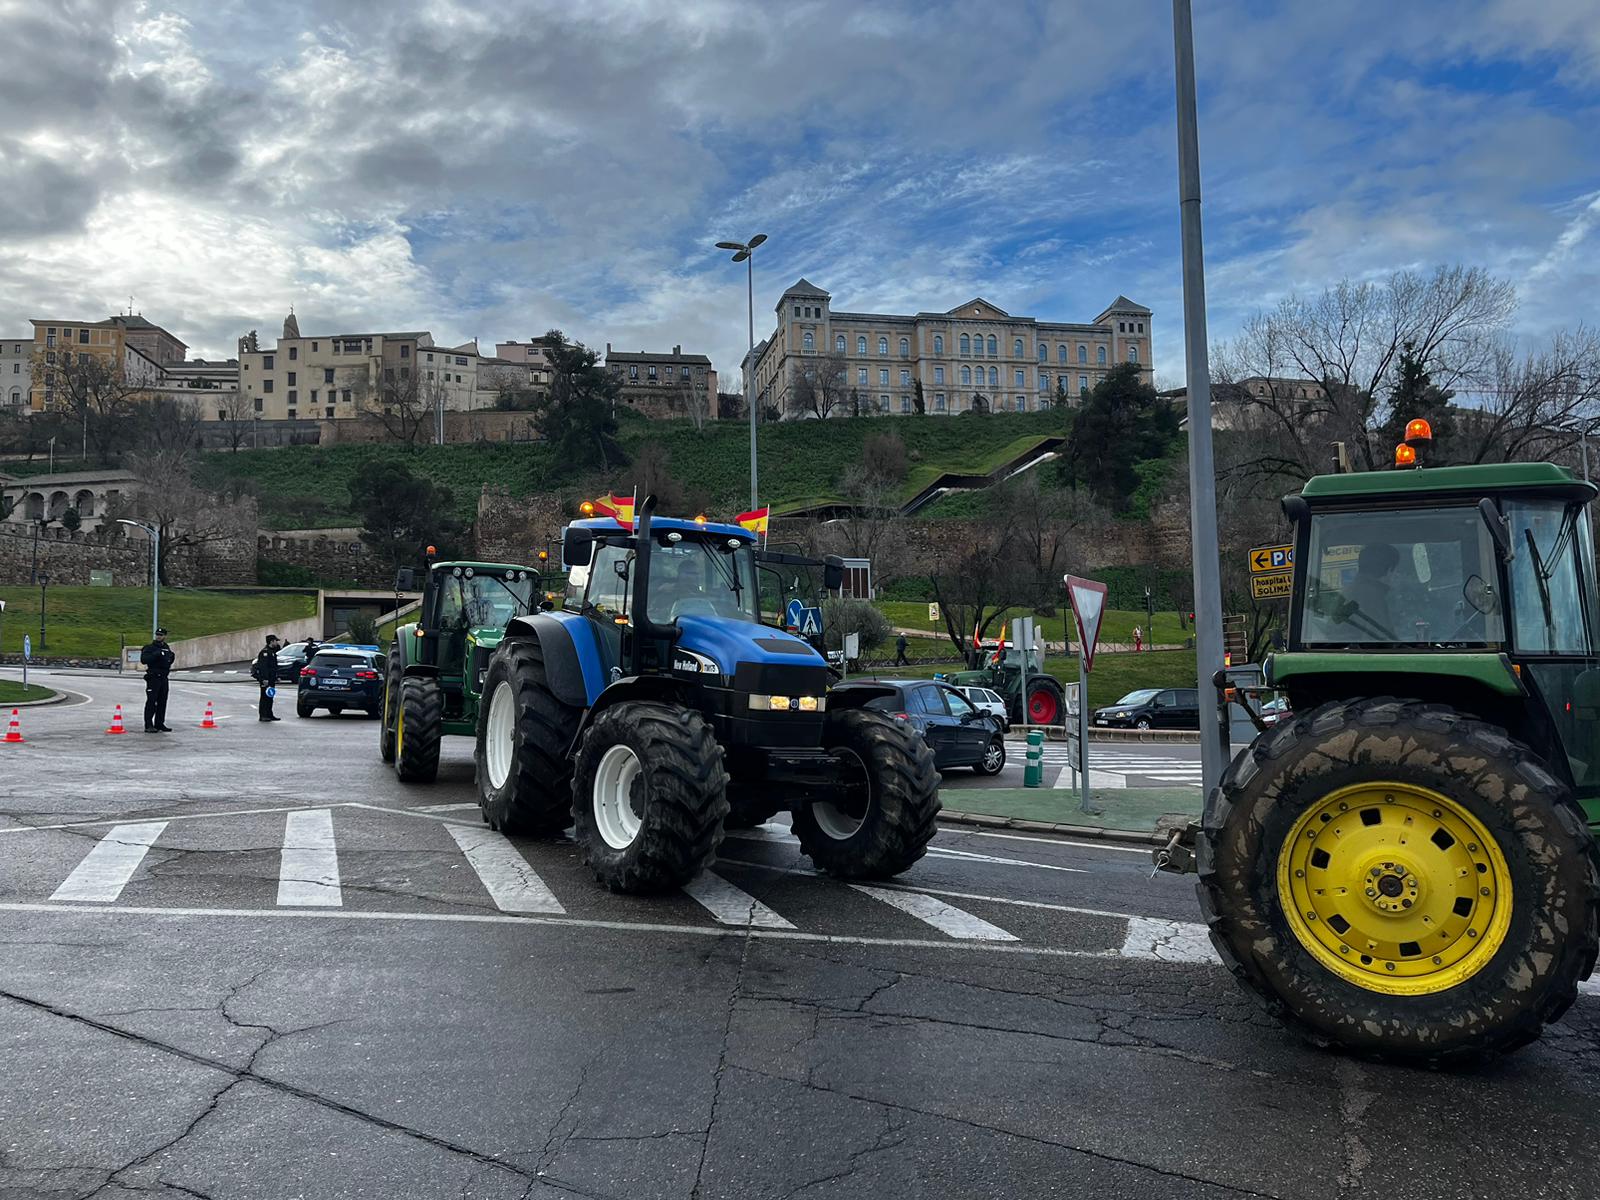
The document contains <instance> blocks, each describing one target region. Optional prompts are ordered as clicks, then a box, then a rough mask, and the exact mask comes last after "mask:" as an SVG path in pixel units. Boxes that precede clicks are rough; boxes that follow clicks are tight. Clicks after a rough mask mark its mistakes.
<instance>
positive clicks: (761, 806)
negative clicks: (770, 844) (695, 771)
mask: <svg viewBox="0 0 1600 1200" xmlns="http://www.w3.org/2000/svg"><path fill="white" fill-rule="evenodd" d="M775 792H776V789H774V788H773V787H772V786H771V785H770V784H765V785H763V784H749V783H740V782H739V781H738V780H736V779H730V780H729V781H728V815H727V817H726V818H725V819H724V820H723V822H722V827H723V828H724V829H754V828H755V827H756V826H757V825H763V824H765V823H766V822H768V821H770V820H771V819H772V818H773V817H775V816H777V815H778V813H780V812H782V811H783V810H784V809H785V808H787V807H788V804H787V803H786V802H785V800H784V798H783V797H782V796H781V795H776V794H775Z"/></svg>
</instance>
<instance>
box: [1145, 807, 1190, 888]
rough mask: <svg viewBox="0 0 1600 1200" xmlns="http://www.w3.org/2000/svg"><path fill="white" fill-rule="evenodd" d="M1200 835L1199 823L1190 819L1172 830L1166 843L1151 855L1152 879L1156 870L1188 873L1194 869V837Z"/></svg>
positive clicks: (1176, 873) (1173, 873)
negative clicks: (1152, 860)
mask: <svg viewBox="0 0 1600 1200" xmlns="http://www.w3.org/2000/svg"><path fill="white" fill-rule="evenodd" d="M1199 835H1200V823H1199V822H1198V821H1190V822H1189V823H1188V824H1187V825H1185V826H1184V827H1183V828H1182V829H1178V830H1174V831H1173V834H1172V836H1171V837H1170V838H1168V839H1167V844H1166V845H1165V846H1162V847H1161V848H1160V849H1159V850H1157V851H1156V852H1155V853H1154V854H1153V855H1152V856H1151V857H1152V858H1153V859H1154V860H1155V864H1156V865H1155V870H1153V871H1151V872H1150V878H1151V879H1154V878H1155V877H1156V875H1157V873H1158V872H1161V871H1166V872H1168V873H1169V874H1172V875H1189V874H1192V873H1193V872H1194V871H1195V869H1196V868H1195V863H1194V847H1195V839H1196V838H1197V837H1199Z"/></svg>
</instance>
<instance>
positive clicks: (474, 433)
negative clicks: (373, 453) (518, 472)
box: [320, 409, 539, 446]
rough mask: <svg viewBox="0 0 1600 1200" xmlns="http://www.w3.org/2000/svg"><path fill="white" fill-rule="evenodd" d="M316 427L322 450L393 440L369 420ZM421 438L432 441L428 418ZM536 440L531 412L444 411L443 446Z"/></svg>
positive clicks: (380, 427)
mask: <svg viewBox="0 0 1600 1200" xmlns="http://www.w3.org/2000/svg"><path fill="white" fill-rule="evenodd" d="M320 425H321V433H320V440H321V444H322V445H324V446H334V445H341V444H343V445H351V444H358V445H368V444H372V443H376V442H393V441H394V440H395V439H394V437H393V435H392V434H390V433H389V431H388V430H387V429H385V428H384V425H383V422H382V421H379V420H376V419H375V418H372V417H357V418H354V419H346V420H341V421H323V422H321V423H320ZM421 436H422V439H423V440H424V441H428V442H431V441H433V423H432V419H431V417H430V419H429V421H428V424H427V427H426V428H425V429H424V430H423V431H422V435H421ZM538 436H539V426H538V418H537V417H536V416H535V415H534V414H533V413H531V412H501V411H500V410H498V409H474V410H472V411H469V412H449V411H446V413H445V414H444V440H445V441H447V442H531V441H534V440H536V439H537V438H538Z"/></svg>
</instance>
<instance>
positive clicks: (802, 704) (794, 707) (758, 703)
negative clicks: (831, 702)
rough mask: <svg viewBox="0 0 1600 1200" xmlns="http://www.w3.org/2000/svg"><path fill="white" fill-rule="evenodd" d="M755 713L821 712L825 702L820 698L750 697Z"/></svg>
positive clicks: (825, 704)
mask: <svg viewBox="0 0 1600 1200" xmlns="http://www.w3.org/2000/svg"><path fill="white" fill-rule="evenodd" d="M750 707H751V709H752V710H754V711H755V712H809V713H814V712H821V711H822V710H823V709H824V708H826V707H827V701H825V700H824V699H823V698H822V697H821V696H751V697H750Z"/></svg>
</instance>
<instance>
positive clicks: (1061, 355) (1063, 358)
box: [1056, 342, 1067, 366]
mask: <svg viewBox="0 0 1600 1200" xmlns="http://www.w3.org/2000/svg"><path fill="white" fill-rule="evenodd" d="M1056 361H1057V362H1059V363H1060V364H1061V365H1062V366H1066V365H1067V344H1066V343H1065V342H1062V343H1061V344H1060V345H1059V346H1057V347H1056Z"/></svg>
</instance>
